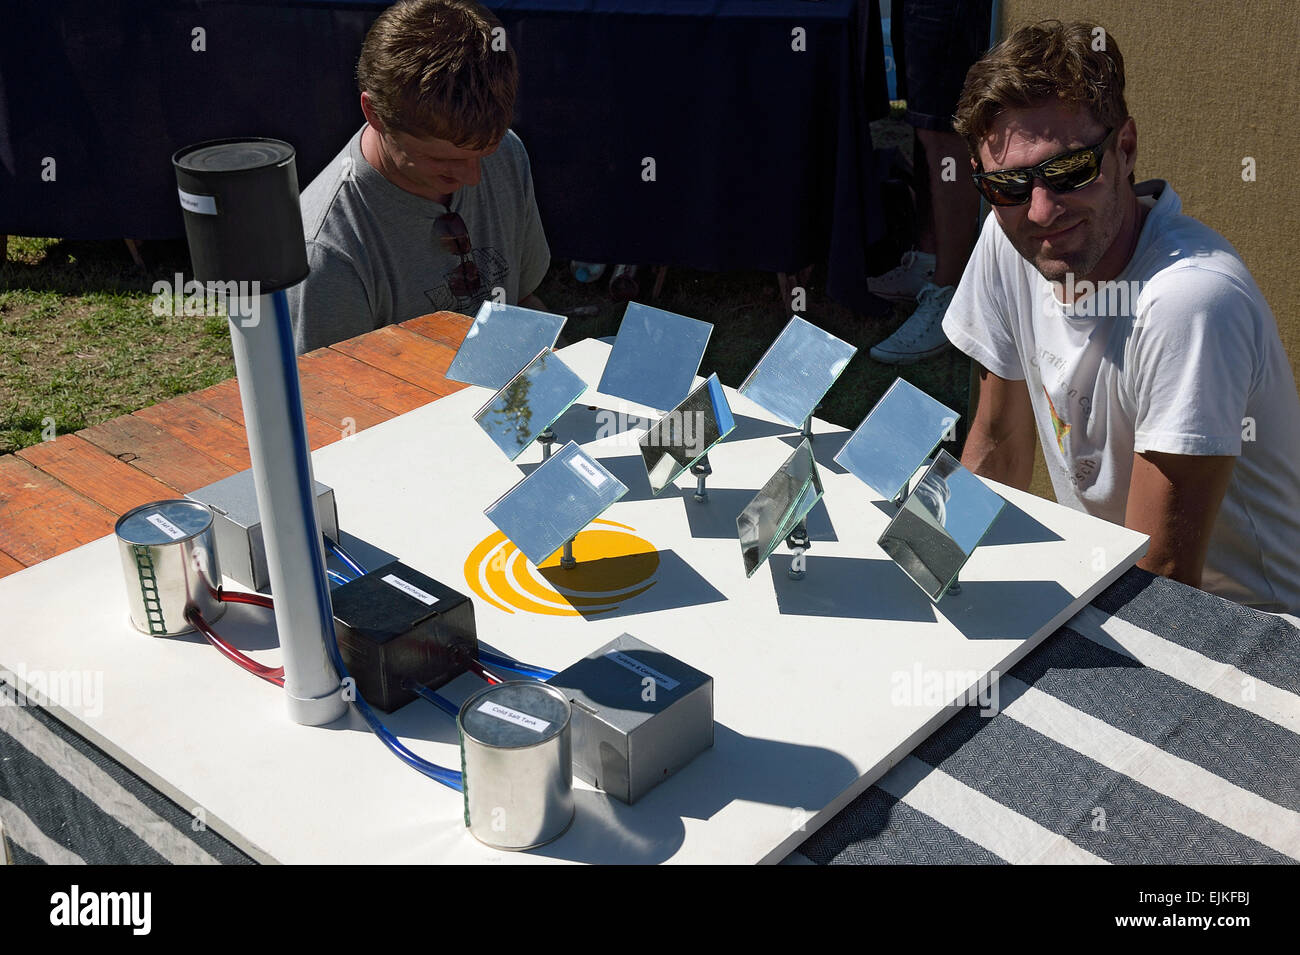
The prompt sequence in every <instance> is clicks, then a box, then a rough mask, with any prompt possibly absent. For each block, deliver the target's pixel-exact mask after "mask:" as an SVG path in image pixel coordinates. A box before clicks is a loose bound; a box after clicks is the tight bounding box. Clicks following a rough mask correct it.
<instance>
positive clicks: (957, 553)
mask: <svg viewBox="0 0 1300 955" xmlns="http://www.w3.org/2000/svg"><path fill="white" fill-rule="evenodd" d="M1006 503H1007V502H1006V501H1005V500H1004V499H1003V498H1002V495H1000V494H998V493H996V492H995V491H992V490H990V489H989V487H988V485H986V484H985V483H984V482H983V481H981V480H980V479H979V478H977V477H976V476H975V475H974V474H972V473H971V472H970V471H967V470H966V469H965V468H964V467H962V466H961V464H960V463H958V461H957V459H956V458H954V457H953V456H952V455H951V454H949V453H948V452H947V451H940V452H939V455H938V457H936V458H935V460H934V463H933V464H932V465H930V467H928V468H927V469H926V471H925V474H923V475H922V476H921V480H920V481H919V482H918V483H917V485H916V487H915V488H913V489H912V493H911V494H909V495H908V496H907V500H905V501H904V502H903V506H902V507H900V508H899V509H898V513H897V514H895V515H894V519H893V520H892V521H890V522H889V526H888V527H886V528H885V532H884V533H883V534H881V535H880V540H879V541H878V543H879V544H880V546H881V547H882V548H884V550H885V553H886V554H888V555H889V556H890V557H892V558H893V560H894V562H895V563H896V564H898V566H899V567H901V568H903V570H904V571H905V572H906V573H907V576H909V577H911V578H912V580H914V581H915V582H916V585H917V586H918V587H920V588H921V589H922V590H924V591H925V592H926V594H927V595H928V596H929V598H930V599H931V600H933V601H935V602H936V603H937V602H938V600H939V598H940V597H942V596H943V595H944V593H945V592H946V591H947V590H948V587H949V586H950V585H951V584H952V582H953V581H954V580H956V578H957V574H958V572H959V571H960V570H961V569H962V567H963V566H964V565H965V563H966V561H967V560H969V559H970V555H971V554H973V553H974V552H975V548H976V547H978V546H979V542H980V541H982V540H983V539H984V535H985V534H987V533H988V530H989V528H990V527H992V526H993V522H994V521H995V520H997V517H998V514H1000V513H1001V512H1002V508H1003V507H1005V506H1006Z"/></svg>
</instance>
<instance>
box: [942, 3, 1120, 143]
mask: <svg viewBox="0 0 1300 955" xmlns="http://www.w3.org/2000/svg"><path fill="white" fill-rule="evenodd" d="M1052 99H1057V100H1060V101H1061V102H1063V103H1066V104H1068V105H1071V106H1074V107H1075V108H1082V109H1086V110H1088V111H1089V112H1090V113H1091V114H1092V116H1093V118H1095V119H1096V120H1097V121H1098V122H1099V123H1101V125H1102V126H1104V127H1106V128H1107V129H1111V128H1114V127H1118V126H1121V125H1123V123H1124V121H1125V120H1126V119H1128V105H1127V104H1126V103H1125V102H1124V57H1123V55H1122V54H1121V53H1120V51H1119V44H1118V43H1116V42H1115V38H1114V36H1112V35H1111V34H1110V33H1108V32H1106V30H1104V29H1103V28H1102V27H1099V26H1097V25H1096V24H1095V23H1085V22H1081V21H1076V22H1073V23H1062V22H1061V21H1060V20H1043V21H1041V22H1039V23H1034V24H1030V25H1029V26H1025V27H1021V28H1020V29H1019V30H1017V31H1016V32H1015V33H1012V34H1011V35H1010V36H1009V37H1007V38H1006V39H1005V40H1003V41H1002V42H1001V43H999V44H998V45H997V46H995V47H993V49H991V50H989V51H988V52H987V53H985V54H984V56H983V57H981V58H980V60H979V61H978V62H977V63H976V64H975V65H974V66H972V67H971V68H970V71H969V72H967V74H966V85H965V86H964V87H963V89H962V91H961V99H960V100H959V101H958V103H957V113H956V116H955V117H954V121H953V124H952V125H953V129H955V130H956V131H957V134H958V135H959V136H961V137H962V138H963V139H965V140H966V145H967V146H968V147H970V154H971V156H973V157H975V159H977V160H978V159H979V145H980V141H981V140H982V139H983V138H984V137H985V136H987V135H988V133H989V130H991V129H992V128H993V120H994V117H996V116H997V115H998V114H999V113H1001V112H1003V111H1004V110H1008V109H1028V108H1029V107H1032V106H1037V105H1041V104H1042V102H1043V101H1045V100H1052Z"/></svg>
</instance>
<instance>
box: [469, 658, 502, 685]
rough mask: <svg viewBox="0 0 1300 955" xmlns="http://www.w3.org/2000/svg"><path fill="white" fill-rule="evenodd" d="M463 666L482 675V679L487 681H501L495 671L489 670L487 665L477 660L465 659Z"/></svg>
mask: <svg viewBox="0 0 1300 955" xmlns="http://www.w3.org/2000/svg"><path fill="white" fill-rule="evenodd" d="M465 668H466V669H467V670H469V672H470V673H473V674H475V675H477V676H480V677H482V678H483V679H484V680H487V681H488V682H489V683H500V682H502V680H501V677H499V676H497V675H496V674H495V673H493V672H492V671H490V670H489V669H488V668H487V667H485V666H484V665H483V664H481V663H479V662H478V661H477V660H466V661H465Z"/></svg>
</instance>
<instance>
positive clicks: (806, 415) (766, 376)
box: [739, 315, 857, 440]
mask: <svg viewBox="0 0 1300 955" xmlns="http://www.w3.org/2000/svg"><path fill="white" fill-rule="evenodd" d="M856 353H857V348H856V347H855V346H853V345H850V344H849V343H848V342H845V341H841V340H840V339H838V338H836V337H835V336H834V335H832V334H831V333H830V332H826V331H822V329H820V328H818V327H817V326H816V325H813V324H811V323H809V322H806V321H804V320H803V319H802V318H800V317H799V316H798V315H795V316H794V317H793V318H791V319H790V321H789V322H788V323H786V326H785V328H784V329H782V330H781V334H780V335H778V336H777V339H776V341H774V342H773V343H772V345H771V347H770V348H768V350H767V352H766V353H765V354H764V355H763V357H762V358H761V359H759V362H758V364H757V365H755V366H754V370H753V371H751V372H750V373H749V377H748V378H746V379H745V381H744V382H743V383H742V384H741V386H740V388H739V391H740V393H741V394H742V395H744V396H745V397H746V398H748V399H749V400H750V401H752V402H754V403H755V404H756V405H758V406H759V407H760V408H763V409H764V410H766V411H769V412H771V413H772V414H773V415H775V416H776V418H777V419H778V420H779V421H781V422H782V423H783V424H788V425H790V426H791V427H793V428H799V429H800V430H801V431H802V433H803V437H804V438H805V439H806V440H811V439H812V414H813V412H814V411H815V410H816V409H817V407H818V405H819V404H820V403H821V400H822V398H823V397H825V395H826V392H828V391H830V388H831V385H833V384H835V380H836V379H837V378H839V376H840V373H841V372H842V371H844V367H845V366H846V365H847V364H848V363H849V359H851V358H852V357H853V356H854V355H855V354H856Z"/></svg>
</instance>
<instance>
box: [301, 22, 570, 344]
mask: <svg viewBox="0 0 1300 955" xmlns="http://www.w3.org/2000/svg"><path fill="white" fill-rule="evenodd" d="M357 81H358V85H359V86H360V87H361V111H362V113H363V114H364V116H365V119H366V123H365V125H364V126H362V127H361V129H360V130H358V131H357V133H356V134H354V135H353V136H352V138H351V139H350V141H349V142H348V144H347V145H346V146H345V147H344V148H343V151H342V152H340V153H339V154H338V156H336V157H335V158H334V160H333V161H332V162H331V163H330V164H329V165H328V166H326V167H325V169H324V171H322V172H321V173H320V175H318V176H317V177H316V178H315V179H314V180H313V181H312V183H311V185H310V186H308V187H307V189H306V190H304V192H303V195H302V213H303V227H304V229H305V230H306V235H307V258H308V262H309V264H310V265H311V274H310V275H309V276H308V277H307V279H306V280H305V281H304V282H302V283H300V284H299V285H297V286H295V287H294V288H292V289H290V290H289V304H290V308H291V311H292V315H293V327H294V340H295V345H296V347H297V349H298V352H299V353H300V354H301V353H302V352H305V351H311V350H312V349H316V348H321V347H324V346H326V345H331V344H333V343H335V342H338V341H342V340H344V339H347V338H353V337H355V336H357V335H361V334H364V333H365V332H369V331H373V330H374V329H376V328H380V327H382V326H384V325H388V324H390V323H392V322H401V321H405V320H407V319H409V318H414V317H416V316H417V315H424V314H426V313H428V312H434V311H439V310H442V309H447V310H451V311H457V312H461V313H464V314H468V315H473V314H475V312H477V311H478V307H479V305H481V304H482V303H483V302H484V301H486V300H488V299H493V300H496V301H504V302H507V303H510V304H516V303H518V304H523V305H526V306H529V307H532V308H539V309H540V308H544V306H543V305H542V303H541V302H540V301H539V300H538V299H537V297H536V295H535V294H534V292H535V290H536V288H537V286H538V285H540V284H541V281H542V279H543V278H544V277H545V275H546V272H547V269H548V268H549V267H550V262H551V255H550V249H549V247H548V245H547V243H546V235H545V233H544V232H543V230H542V223H541V218H540V216H539V214H538V211H537V201H536V199H535V197H534V195H533V181H532V174H531V172H530V169H529V163H528V154H527V153H526V152H525V151H524V146H523V143H521V142H520V141H519V138H518V137H517V136H516V135H515V134H514V133H513V132H511V131H510V129H509V126H510V120H511V117H512V115H513V112H514V101H515V90H516V86H517V83H518V68H517V65H516V62H515V54H514V51H513V50H512V49H511V48H510V47H509V45H508V43H507V42H506V36H505V31H504V30H503V29H502V28H501V24H500V22H499V21H498V20H497V18H496V17H495V16H493V15H492V14H491V13H490V12H488V11H487V10H485V9H484V8H483V7H481V6H479V5H478V4H477V3H474V2H472V0H406V2H402V3H398V4H395V5H394V6H392V7H389V8H388V9H387V10H385V11H384V12H383V13H381V14H380V15H379V18H378V19H377V20H376V21H375V23H374V24H373V25H372V26H371V28H370V31H369V33H368V34H367V36H366V40H365V43H364V45H363V47H362V51H361V58H360V61H359V62H358V64H357Z"/></svg>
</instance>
